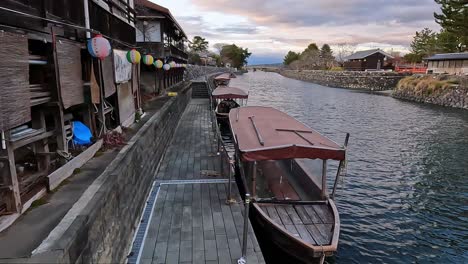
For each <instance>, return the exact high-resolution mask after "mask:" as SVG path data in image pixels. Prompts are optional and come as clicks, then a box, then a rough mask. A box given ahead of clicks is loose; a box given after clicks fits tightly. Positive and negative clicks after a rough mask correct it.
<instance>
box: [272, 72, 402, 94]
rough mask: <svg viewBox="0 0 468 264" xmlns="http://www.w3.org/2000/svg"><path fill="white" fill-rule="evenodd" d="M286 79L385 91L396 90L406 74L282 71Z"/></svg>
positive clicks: (338, 86)
mask: <svg viewBox="0 0 468 264" xmlns="http://www.w3.org/2000/svg"><path fill="white" fill-rule="evenodd" d="M279 73H280V74H281V75H283V76H285V77H288V78H292V79H297V80H302V81H307V82H313V83H317V84H320V85H324V86H329V87H337V88H349V89H362V90H369V91H383V90H392V89H394V88H395V87H396V86H397V84H398V81H400V80H401V79H403V78H404V77H405V76H408V75H406V74H400V73H395V72H361V71H319V70H281V71H279Z"/></svg>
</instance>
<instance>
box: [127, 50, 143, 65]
mask: <svg viewBox="0 0 468 264" xmlns="http://www.w3.org/2000/svg"><path fill="white" fill-rule="evenodd" d="M127 60H128V62H130V63H131V64H138V63H140V60H141V54H140V52H138V50H136V49H132V50H131V51H129V52H127Z"/></svg>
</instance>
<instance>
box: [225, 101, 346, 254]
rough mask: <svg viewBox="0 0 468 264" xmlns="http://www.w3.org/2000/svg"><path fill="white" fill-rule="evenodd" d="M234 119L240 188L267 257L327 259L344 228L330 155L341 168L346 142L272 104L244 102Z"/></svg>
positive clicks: (232, 124) (234, 113) (231, 118)
mask: <svg viewBox="0 0 468 264" xmlns="http://www.w3.org/2000/svg"><path fill="white" fill-rule="evenodd" d="M229 120H230V126H231V131H232V135H233V138H234V144H235V146H236V165H237V172H238V176H237V178H238V179H237V180H238V183H240V184H239V185H240V186H239V189H240V191H241V193H242V194H243V197H244V198H245V194H246V193H249V194H250V195H251V198H252V199H251V201H252V205H251V206H250V220H251V223H252V226H253V227H254V230H255V232H256V233H257V234H260V235H259V236H257V237H258V238H259V242H260V245H261V246H262V249H265V250H267V251H268V252H269V254H267V255H268V256H266V258H267V262H273V263H321V262H322V263H323V260H324V258H325V256H331V255H332V254H333V253H334V252H335V251H336V250H337V246H338V237H339V233H340V218H339V214H338V210H337V208H336V206H335V203H334V201H333V199H332V198H330V197H329V195H328V190H327V174H326V172H327V161H328V160H336V161H339V162H340V164H339V169H338V171H340V169H341V167H342V166H343V165H344V160H345V155H346V150H345V148H346V147H341V146H339V145H338V144H336V143H335V142H333V141H331V140H330V139H328V138H326V137H325V136H322V135H321V134H319V133H318V132H316V131H315V130H313V129H311V128H309V127H307V126H305V125H304V124H302V123H300V122H299V121H297V120H295V119H294V118H292V117H290V116H289V115H287V114H285V113H283V112H281V111H279V110H276V109H274V108H271V107H259V106H248V107H240V108H237V109H235V110H232V111H231V112H230V114H229ZM347 139H348V135H347V137H346V142H347ZM346 144H347V143H345V145H346ZM338 177H339V173H337V177H336V179H335V185H334V187H333V192H332V197H333V196H334V194H335V190H336V182H337V180H338ZM268 258H270V259H269V260H268Z"/></svg>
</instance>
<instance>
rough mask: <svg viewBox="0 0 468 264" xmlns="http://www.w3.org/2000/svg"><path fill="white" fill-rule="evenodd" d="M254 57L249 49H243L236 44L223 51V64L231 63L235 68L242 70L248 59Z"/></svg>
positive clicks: (225, 47)
mask: <svg viewBox="0 0 468 264" xmlns="http://www.w3.org/2000/svg"><path fill="white" fill-rule="evenodd" d="M250 55H252V53H250V52H249V50H248V49H243V48H241V47H238V46H237V45H235V44H232V45H227V46H224V47H223V48H222V50H221V58H222V60H223V62H231V66H232V67H234V68H242V67H243V66H244V65H246V64H247V59H248V58H249V57H250Z"/></svg>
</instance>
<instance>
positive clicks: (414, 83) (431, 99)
mask: <svg viewBox="0 0 468 264" xmlns="http://www.w3.org/2000/svg"><path fill="white" fill-rule="evenodd" d="M392 96H393V97H395V98H399V99H405V100H409V101H413V102H421V103H429V104H436V105H442V106H448V107H455V108H463V109H468V77H467V76H450V75H415V76H411V77H407V78H405V79H402V80H400V82H399V83H398V85H397V88H396V89H395V90H394V91H393V93H392Z"/></svg>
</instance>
